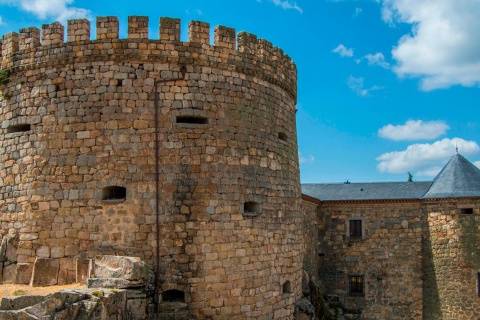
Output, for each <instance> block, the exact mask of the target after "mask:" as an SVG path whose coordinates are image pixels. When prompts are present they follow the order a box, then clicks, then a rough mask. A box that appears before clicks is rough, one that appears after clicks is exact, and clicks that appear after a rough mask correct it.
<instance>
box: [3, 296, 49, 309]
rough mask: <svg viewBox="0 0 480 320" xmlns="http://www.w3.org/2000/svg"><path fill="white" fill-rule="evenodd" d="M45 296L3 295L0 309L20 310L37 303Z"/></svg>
mask: <svg viewBox="0 0 480 320" xmlns="http://www.w3.org/2000/svg"><path fill="white" fill-rule="evenodd" d="M44 299H45V296H41V295H28V296H19V297H14V296H12V297H3V298H2V301H1V302H0V310H20V309H25V308H28V307H31V306H33V305H35V304H37V303H40V302H42V301H43V300H44Z"/></svg>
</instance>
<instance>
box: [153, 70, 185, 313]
mask: <svg viewBox="0 0 480 320" xmlns="http://www.w3.org/2000/svg"><path fill="white" fill-rule="evenodd" d="M180 72H181V74H182V75H181V77H178V78H172V79H158V80H155V82H154V86H153V87H154V88H153V92H154V95H155V97H154V100H153V104H154V108H155V219H156V221H155V224H156V235H157V248H156V254H157V261H156V265H155V290H154V294H155V309H156V312H155V314H156V319H160V316H159V315H160V161H159V156H160V151H159V149H160V142H159V141H158V118H159V117H158V108H159V106H158V104H159V101H158V100H159V99H158V89H157V86H158V85H159V84H160V83H166V82H169V81H177V80H184V79H185V74H186V73H187V67H186V66H183V65H182V66H180Z"/></svg>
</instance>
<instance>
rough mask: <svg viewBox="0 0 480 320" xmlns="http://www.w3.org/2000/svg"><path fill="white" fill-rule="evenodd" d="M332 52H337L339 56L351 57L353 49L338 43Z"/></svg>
mask: <svg viewBox="0 0 480 320" xmlns="http://www.w3.org/2000/svg"><path fill="white" fill-rule="evenodd" d="M332 52H333V53H338V54H339V55H340V56H341V57H353V49H349V48H347V47H345V46H344V45H343V44H339V45H338V46H337V47H336V48H335V49H333V50H332Z"/></svg>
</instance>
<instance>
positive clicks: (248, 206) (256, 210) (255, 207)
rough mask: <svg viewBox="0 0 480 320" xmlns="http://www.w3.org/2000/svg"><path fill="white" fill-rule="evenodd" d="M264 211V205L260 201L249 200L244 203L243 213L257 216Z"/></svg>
mask: <svg viewBox="0 0 480 320" xmlns="http://www.w3.org/2000/svg"><path fill="white" fill-rule="evenodd" d="M260 213H262V205H261V204H260V203H258V202H254V201H248V202H245V203H244V204H243V215H244V216H249V217H256V216H258V215H259V214H260Z"/></svg>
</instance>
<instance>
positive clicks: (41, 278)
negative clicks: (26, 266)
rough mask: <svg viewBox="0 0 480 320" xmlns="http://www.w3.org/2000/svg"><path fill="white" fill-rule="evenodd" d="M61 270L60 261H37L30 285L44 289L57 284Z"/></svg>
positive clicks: (47, 259) (42, 259)
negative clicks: (43, 287)
mask: <svg viewBox="0 0 480 320" xmlns="http://www.w3.org/2000/svg"><path fill="white" fill-rule="evenodd" d="M59 268H60V261H59V260H58V259H51V258H37V259H35V263H34V265H33V274H32V280H31V282H30V285H31V286H33V287H42V286H51V285H55V284H57V283H58V271H59Z"/></svg>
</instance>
